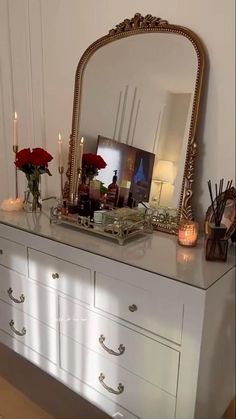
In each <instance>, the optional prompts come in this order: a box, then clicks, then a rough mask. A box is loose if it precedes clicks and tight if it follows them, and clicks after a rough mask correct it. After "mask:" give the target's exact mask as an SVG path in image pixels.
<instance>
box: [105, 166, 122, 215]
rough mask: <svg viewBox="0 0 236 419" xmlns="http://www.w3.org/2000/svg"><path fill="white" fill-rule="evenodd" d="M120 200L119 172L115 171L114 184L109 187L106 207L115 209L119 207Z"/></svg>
mask: <svg viewBox="0 0 236 419" xmlns="http://www.w3.org/2000/svg"><path fill="white" fill-rule="evenodd" d="M118 198H119V186H118V185H117V170H114V176H113V178H112V183H111V184H110V185H109V186H108V191H107V198H106V207H108V208H110V209H113V208H116V207H117V203H118Z"/></svg>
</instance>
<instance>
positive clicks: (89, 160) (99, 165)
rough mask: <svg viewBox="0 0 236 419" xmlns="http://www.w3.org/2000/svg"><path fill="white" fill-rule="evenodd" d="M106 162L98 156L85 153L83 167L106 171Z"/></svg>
mask: <svg viewBox="0 0 236 419" xmlns="http://www.w3.org/2000/svg"><path fill="white" fill-rule="evenodd" d="M106 165H107V164H106V162H105V161H104V160H103V158H102V157H101V156H99V155H97V154H92V153H85V154H83V161H82V166H83V167H85V166H92V167H94V168H96V169H104V168H105V167H106Z"/></svg>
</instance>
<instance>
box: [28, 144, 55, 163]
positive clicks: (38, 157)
mask: <svg viewBox="0 0 236 419" xmlns="http://www.w3.org/2000/svg"><path fill="white" fill-rule="evenodd" d="M52 159H53V157H52V156H51V154H49V153H48V152H47V151H45V150H44V149H43V148H39V147H38V148H33V151H32V153H31V158H30V160H31V164H33V165H34V166H47V165H48V163H49V162H50V161H51V160H52Z"/></svg>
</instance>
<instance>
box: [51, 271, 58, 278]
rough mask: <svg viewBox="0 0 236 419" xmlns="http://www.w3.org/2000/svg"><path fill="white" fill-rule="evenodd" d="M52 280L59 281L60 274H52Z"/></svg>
mask: <svg viewBox="0 0 236 419" xmlns="http://www.w3.org/2000/svg"><path fill="white" fill-rule="evenodd" d="M52 278H53V279H59V278H60V276H59V274H58V273H57V272H55V273H54V274H52Z"/></svg>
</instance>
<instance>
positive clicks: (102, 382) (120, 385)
mask: <svg viewBox="0 0 236 419" xmlns="http://www.w3.org/2000/svg"><path fill="white" fill-rule="evenodd" d="M98 379H99V381H100V383H101V384H102V386H103V387H104V388H105V389H106V390H107V391H108V392H109V393H112V394H121V393H123V391H124V389H125V388H124V386H123V384H121V383H119V385H118V387H117V390H114V389H113V388H112V387H108V386H107V385H106V384H105V383H104V379H105V375H104V374H103V373H102V372H101V374H100V375H99V377H98Z"/></svg>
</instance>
